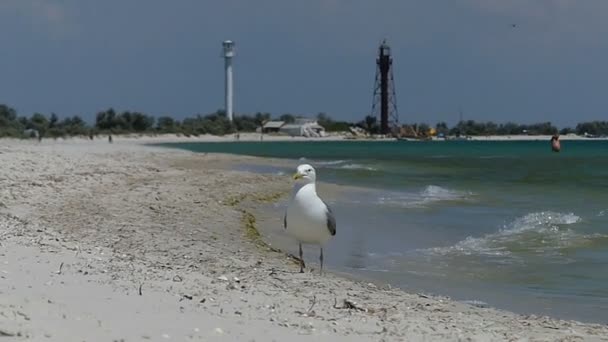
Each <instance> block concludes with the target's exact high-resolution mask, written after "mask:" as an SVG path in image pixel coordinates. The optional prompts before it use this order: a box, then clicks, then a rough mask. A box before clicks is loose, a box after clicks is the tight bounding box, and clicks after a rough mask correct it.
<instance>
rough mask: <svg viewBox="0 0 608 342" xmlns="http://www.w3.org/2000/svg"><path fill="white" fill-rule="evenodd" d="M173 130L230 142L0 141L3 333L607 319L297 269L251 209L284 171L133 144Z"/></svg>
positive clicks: (360, 337)
mask: <svg viewBox="0 0 608 342" xmlns="http://www.w3.org/2000/svg"><path fill="white" fill-rule="evenodd" d="M248 138H251V139H255V136H253V135H251V137H249V136H243V135H242V136H241V140H244V139H245V140H246V139H248ZM258 138H259V135H258ZM184 139H186V140H187V141H205V140H212V141H223V140H224V141H228V140H232V139H231V138H209V137H200V138H196V139H191V138H184V137H175V136H168V137H167V136H165V137H142V138H128V137H115V138H114V143H112V144H109V143H108V142H107V139H96V140H94V141H89V140H85V139H68V140H56V141H52V140H46V139H45V140H43V141H42V143H38V142H34V141H19V140H0V165H1V167H0V298H2V300H0V337H4V339H3V340H6V341H9V340H15V341H21V340H27V341H147V340H149V341H184V340H197V341H198V340H200V341H210V340H213V341H215V340H222V341H286V340H289V341H309V340H315V341H330V340H331V341H608V326H606V325H598V324H586V323H580V322H575V321H564V320H556V319H552V318H549V317H538V316H524V315H518V314H514V313H511V312H507V311H501V310H495V309H491V308H479V307H475V306H472V305H469V304H464V303H460V302H456V301H452V300H450V299H449V298H446V297H434V296H429V295H424V294H413V293H406V292H403V291H401V290H399V289H396V288H391V287H390V286H389V285H383V284H371V283H368V282H365V281H355V280H352V279H348V278H345V277H342V276H340V275H337V274H332V273H331V272H328V273H325V274H323V275H322V276H320V275H319V274H318V272H317V271H318V270H317V267H316V265H310V266H311V267H312V268H313V271H312V272H308V273H304V274H300V273H298V270H299V268H298V266H297V265H296V264H295V263H294V261H293V259H291V258H290V257H288V256H287V255H286V254H285V253H284V252H282V251H279V250H276V249H274V248H270V247H268V246H267V245H265V243H264V242H263V241H262V239H261V238H260V236H259V235H258V234H257V231H256V226H255V225H256V220H255V217H254V216H253V215H252V213H253V212H254V211H255V208H256V206H257V205H259V204H260V203H268V202H270V201H285V200H286V195H287V193H288V192H289V190H290V187H291V184H290V179H289V178H288V177H279V176H270V175H260V174H253V173H247V172H240V171H239V172H237V171H233V170H232V167H231V166H232V165H235V164H238V163H240V162H243V161H247V160H252V159H253V158H252V157H242V156H228V155H211V154H194V153H190V152H186V151H178V150H172V149H163V148H158V147H151V146H144V145H143V143H152V142H169V141H180V140H184ZM265 139H266V137H265ZM281 214H282V213H276V215H281ZM269 215H271V213H269ZM338 222H339V219H338ZM336 238H338V239H339V238H340V228H339V225H338V234H337V236H336Z"/></svg>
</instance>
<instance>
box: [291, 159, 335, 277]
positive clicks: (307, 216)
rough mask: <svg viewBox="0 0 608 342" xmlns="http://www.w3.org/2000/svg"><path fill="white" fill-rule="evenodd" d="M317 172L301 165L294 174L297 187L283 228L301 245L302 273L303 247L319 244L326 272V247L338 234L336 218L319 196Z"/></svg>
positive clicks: (320, 259)
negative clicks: (316, 184)
mask: <svg viewBox="0 0 608 342" xmlns="http://www.w3.org/2000/svg"><path fill="white" fill-rule="evenodd" d="M316 178H317V176H316V172H315V169H314V168H313V167H312V166H310V165H308V164H302V165H300V166H298V168H297V172H296V173H295V174H294V175H293V179H294V180H295V181H296V184H295V185H294V187H293V193H292V194H293V195H292V198H291V201H290V202H289V205H288V207H287V210H286V211H285V215H284V216H283V228H284V229H285V230H286V231H287V233H288V234H290V235H291V236H292V237H294V238H295V239H296V240H297V241H298V243H299V246H300V273H304V258H303V253H302V244H303V243H304V244H315V245H319V247H320V249H321V254H320V256H319V261H320V263H321V269H320V270H319V273H323V245H324V244H325V243H327V241H329V239H330V238H331V237H332V236H334V235H336V218H335V217H334V214H333V212H332V211H331V209H330V208H329V206H328V205H327V204H326V203H325V202H324V201H323V200H322V199H321V198H320V197H319V196H318V195H317V189H316V186H315V181H316Z"/></svg>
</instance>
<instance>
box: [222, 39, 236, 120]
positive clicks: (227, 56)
mask: <svg viewBox="0 0 608 342" xmlns="http://www.w3.org/2000/svg"><path fill="white" fill-rule="evenodd" d="M222 46H223V48H224V61H225V71H226V99H225V101H226V102H225V103H226V108H225V110H226V116H227V117H228V120H230V122H232V90H233V89H232V57H234V42H233V41H231V40H225V41H224V42H222Z"/></svg>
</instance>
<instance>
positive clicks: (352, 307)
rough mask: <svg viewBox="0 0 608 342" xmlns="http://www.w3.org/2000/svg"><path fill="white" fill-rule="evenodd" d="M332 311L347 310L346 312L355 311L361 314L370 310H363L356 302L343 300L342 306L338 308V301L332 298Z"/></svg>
mask: <svg viewBox="0 0 608 342" xmlns="http://www.w3.org/2000/svg"><path fill="white" fill-rule="evenodd" d="M334 309H348V310H357V311H361V312H369V311H370V310H368V309H366V308H363V307H361V306H359V304H357V302H355V301H352V300H350V299H344V301H343V302H342V306H338V299H337V298H334Z"/></svg>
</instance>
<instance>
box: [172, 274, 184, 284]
mask: <svg viewBox="0 0 608 342" xmlns="http://www.w3.org/2000/svg"><path fill="white" fill-rule="evenodd" d="M183 280H184V278H182V277H181V276H179V275H176V276H174V277H173V281H174V282H176V283H179V282H181V281H183Z"/></svg>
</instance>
